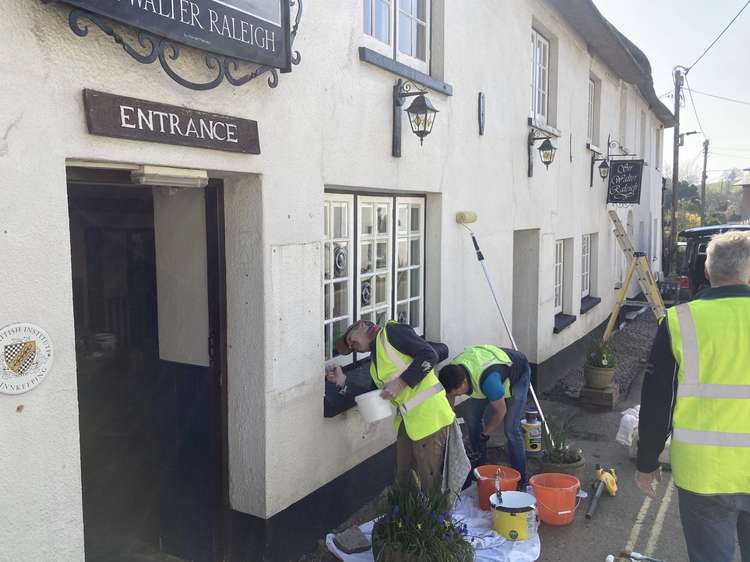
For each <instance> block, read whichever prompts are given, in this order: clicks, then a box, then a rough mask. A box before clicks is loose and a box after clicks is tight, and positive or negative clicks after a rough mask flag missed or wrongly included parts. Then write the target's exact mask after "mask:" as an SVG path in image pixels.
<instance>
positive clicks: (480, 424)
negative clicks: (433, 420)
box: [439, 345, 531, 486]
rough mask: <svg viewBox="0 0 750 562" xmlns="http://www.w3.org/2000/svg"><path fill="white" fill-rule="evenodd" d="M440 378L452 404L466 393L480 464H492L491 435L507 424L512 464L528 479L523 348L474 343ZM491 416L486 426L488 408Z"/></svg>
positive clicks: (527, 371) (526, 381) (527, 376)
mask: <svg viewBox="0 0 750 562" xmlns="http://www.w3.org/2000/svg"><path fill="white" fill-rule="evenodd" d="M439 377H440V382H441V383H442V385H443V388H445V391H446V392H447V393H448V402H449V403H450V405H451V406H453V405H454V404H455V402H456V398H458V397H459V396H461V395H463V394H466V395H468V396H469V397H470V398H471V400H470V401H469V403H468V404H467V405H466V406H467V410H466V414H465V415H464V420H465V421H466V424H467V426H468V429H469V439H470V440H471V448H472V449H473V450H474V452H475V453H477V454H478V455H479V459H478V462H479V464H480V465H482V464H487V441H488V440H489V435H490V434H491V433H492V432H493V431H495V430H496V429H497V428H498V427H500V425H501V424H502V425H503V429H504V430H505V437H506V440H507V443H508V457H509V459H510V464H511V465H512V466H513V468H515V469H516V470H517V471H518V472H519V473H520V474H521V482H520V484H521V486H525V485H526V451H525V449H524V445H523V434H522V432H521V418H523V414H524V410H525V409H526V398H527V395H528V393H529V384H530V382H531V369H530V367H529V362H528V360H527V359H526V356H525V355H524V354H523V353H521V352H520V351H515V350H513V349H504V348H500V347H497V346H496V345H472V346H470V347H467V348H466V349H465V350H464V351H463V352H461V353H460V354H459V355H457V356H456V357H455V358H454V359H453V361H451V362H450V364H449V365H446V366H445V367H443V368H442V369H440V376H439ZM488 413H489V419H488V420H487V424H486V426H485V417H486V416H485V414H488Z"/></svg>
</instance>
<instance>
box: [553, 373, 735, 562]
mask: <svg viewBox="0 0 750 562" xmlns="http://www.w3.org/2000/svg"><path fill="white" fill-rule="evenodd" d="M641 382H642V377H639V378H638V379H637V380H636V381H635V383H634V384H633V386H632V387H631V390H630V393H629V395H628V396H627V398H626V399H625V400H624V401H622V402H621V403H620V404H619V405H618V408H617V411H615V412H608V413H592V412H588V411H585V410H581V409H579V408H574V409H572V410H571V409H570V405H569V404H568V405H562V404H559V403H554V402H552V403H550V402H545V403H544V404H545V405H546V408H545V410H549V414H548V415H551V416H553V417H555V418H560V417H564V418H570V426H571V428H572V432H573V434H572V435H571V438H572V439H573V441H574V442H575V444H576V445H577V446H579V447H581V448H582V449H583V450H584V454H585V455H586V458H587V471H588V472H587V479H588V482H586V483H585V485H586V486H591V482H592V480H593V469H594V465H595V464H596V463H597V462H600V463H602V464H603V465H612V466H614V467H615V469H616V470H617V475H618V485H619V492H618V494H617V496H616V497H614V498H612V497H609V496H607V495H606V494H605V495H604V496H603V497H602V499H601V501H600V502H599V507H598V509H597V511H596V514H595V515H594V518H593V519H591V520H586V519H585V517H584V514H585V511H586V509H587V507H588V503H587V502H588V500H584V503H582V504H581V507H580V508H579V511H578V514H577V516H576V519H575V521H574V522H573V523H572V524H571V525H570V526H566V527H552V526H549V525H544V524H542V526H541V528H540V538H541V541H542V555H541V557H540V558H539V560H540V562H556V561H565V562H604V560H605V558H606V556H607V555H608V554H613V555H615V556H616V555H617V554H618V553H619V552H620V551H621V550H623V549H625V548H630V549H632V550H635V551H637V552H640V553H641V554H646V555H650V556H653V557H654V558H658V559H659V560H664V561H665V562H687V560H688V558H687V551H686V549H685V541H684V538H683V535H682V527H681V526H680V517H679V511H678V505H677V491H676V489H675V487H674V485H673V483H672V479H671V475H670V473H664V480H663V481H662V483H661V484H660V486H659V489H658V491H657V493H658V497H657V499H656V500H649V499H645V496H643V494H642V493H641V492H640V490H638V488H636V486H635V483H634V473H635V463H634V462H633V461H631V460H630V459H629V458H628V451H627V449H626V448H625V447H623V446H622V445H620V444H618V443H616V442H615V440H614V439H615V435H616V434H617V429H618V426H619V423H620V413H619V412H620V411H622V410H624V409H625V408H627V407H630V406H632V405H635V404H638V403H639V402H640V395H641ZM736 560H737V561H739V555H738V556H737V558H736Z"/></svg>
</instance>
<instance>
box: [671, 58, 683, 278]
mask: <svg viewBox="0 0 750 562" xmlns="http://www.w3.org/2000/svg"><path fill="white" fill-rule="evenodd" d="M682 81H683V76H682V67H677V68H675V69H674V147H673V151H672V226H671V227H670V229H669V263H668V265H669V267H668V269H669V272H670V273H672V266H673V265H674V261H675V256H676V255H677V184H678V183H679V181H680V91H681V89H682Z"/></svg>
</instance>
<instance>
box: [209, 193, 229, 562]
mask: <svg viewBox="0 0 750 562" xmlns="http://www.w3.org/2000/svg"><path fill="white" fill-rule="evenodd" d="M204 189H205V199H206V250H207V252H206V271H207V291H208V333H209V341H208V354H209V372H210V375H211V379H212V380H213V381H214V384H212V385H211V391H212V392H214V393H215V394H214V395H212V396H211V397H210V403H211V408H212V411H211V425H212V434H213V437H214V438H213V439H212V451H211V456H212V457H213V458H215V459H217V461H218V463H217V466H216V498H217V505H216V507H217V509H216V513H215V529H216V533H215V535H214V549H213V550H214V559H215V560H225V558H226V557H225V554H226V553H228V552H229V531H230V527H229V520H230V519H229V514H230V511H231V510H230V505H229V468H228V467H229V450H228V425H227V423H228V422H227V419H228V415H227V398H228V397H227V290H226V244H225V234H224V233H225V231H224V226H225V220H224V182H223V181H222V180H220V179H211V180H209V182H208V185H207V186H206V187H205V188H204Z"/></svg>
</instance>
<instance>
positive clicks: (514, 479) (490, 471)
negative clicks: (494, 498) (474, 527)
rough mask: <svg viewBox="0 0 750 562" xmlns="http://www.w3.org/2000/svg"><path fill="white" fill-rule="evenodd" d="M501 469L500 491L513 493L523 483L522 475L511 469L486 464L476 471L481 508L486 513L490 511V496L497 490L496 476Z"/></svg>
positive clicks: (475, 476)
mask: <svg viewBox="0 0 750 562" xmlns="http://www.w3.org/2000/svg"><path fill="white" fill-rule="evenodd" d="M498 468H499V469H500V478H501V479H500V491H501V492H513V491H515V490H516V488H517V487H518V483H519V482H520V481H521V474H520V473H519V472H518V471H517V470H515V469H513V468H511V467H509V466H500V465H497V464H485V465H482V466H478V467H476V468H475V469H474V478H475V479H476V481H477V492H478V494H479V507H480V508H482V509H483V510H484V511H489V510H490V496H491V495H492V494H494V493H495V492H496V491H497V490H496V489H495V476H496V475H497V469H498Z"/></svg>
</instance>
